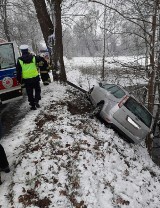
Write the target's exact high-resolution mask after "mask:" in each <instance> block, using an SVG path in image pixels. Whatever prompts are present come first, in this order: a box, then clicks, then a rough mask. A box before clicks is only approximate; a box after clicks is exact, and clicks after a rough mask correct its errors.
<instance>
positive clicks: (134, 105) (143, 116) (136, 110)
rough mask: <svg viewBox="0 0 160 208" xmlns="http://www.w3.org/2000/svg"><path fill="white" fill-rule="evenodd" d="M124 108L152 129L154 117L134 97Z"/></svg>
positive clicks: (130, 98)
mask: <svg viewBox="0 0 160 208" xmlns="http://www.w3.org/2000/svg"><path fill="white" fill-rule="evenodd" d="M124 106H125V107H126V108H127V109H128V110H129V111H131V112H132V113H133V114H134V115H135V116H136V117H137V118H139V119H140V120H141V121H142V122H143V123H144V124H145V125H146V126H148V127H149V128H150V126H151V123H152V115H151V114H150V113H149V112H148V111H147V110H146V108H144V106H143V105H141V104H140V103H138V102H137V101H136V100H135V99H133V98H132V97H129V99H128V100H127V101H126V102H125V104H124Z"/></svg>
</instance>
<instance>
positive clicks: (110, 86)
mask: <svg viewBox="0 0 160 208" xmlns="http://www.w3.org/2000/svg"><path fill="white" fill-rule="evenodd" d="M104 89H106V90H107V91H109V92H110V93H111V94H112V95H114V96H115V97H116V98H122V97H123V96H124V95H125V92H124V91H123V90H122V89H121V88H120V87H118V86H116V85H114V84H106V85H104Z"/></svg>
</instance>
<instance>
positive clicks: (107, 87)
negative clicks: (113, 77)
mask: <svg viewBox="0 0 160 208" xmlns="http://www.w3.org/2000/svg"><path fill="white" fill-rule="evenodd" d="M114 86H115V85H114V84H105V85H102V87H103V88H104V89H105V90H108V89H109V88H112V87H114Z"/></svg>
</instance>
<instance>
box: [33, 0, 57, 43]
mask: <svg viewBox="0 0 160 208" xmlns="http://www.w3.org/2000/svg"><path fill="white" fill-rule="evenodd" d="M32 1H33V3H34V6H35V9H36V13H37V18H38V21H39V24H40V27H41V30H42V33H43V37H44V40H45V43H46V45H47V44H48V36H49V35H52V34H53V31H54V26H53V23H52V21H51V18H50V16H49V14H48V11H47V7H46V3H45V0H32Z"/></svg>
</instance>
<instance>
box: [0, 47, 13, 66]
mask: <svg viewBox="0 0 160 208" xmlns="http://www.w3.org/2000/svg"><path fill="white" fill-rule="evenodd" d="M14 66H15V58H14V50H13V45H12V44H2V45H0V68H1V69H5V68H12V67H14Z"/></svg>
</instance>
